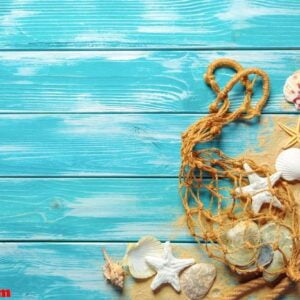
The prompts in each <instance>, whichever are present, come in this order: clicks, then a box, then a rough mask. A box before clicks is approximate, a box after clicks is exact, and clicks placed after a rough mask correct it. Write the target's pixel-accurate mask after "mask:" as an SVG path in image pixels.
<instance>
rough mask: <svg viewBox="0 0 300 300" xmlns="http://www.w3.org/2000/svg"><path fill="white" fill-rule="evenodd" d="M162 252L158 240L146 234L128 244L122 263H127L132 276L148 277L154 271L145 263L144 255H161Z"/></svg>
mask: <svg viewBox="0 0 300 300" xmlns="http://www.w3.org/2000/svg"><path fill="white" fill-rule="evenodd" d="M163 252H164V250H163V245H162V244H161V242H160V241H159V240H157V239H156V238H154V237H151V236H146V237H143V238H141V239H140V240H139V241H138V243H136V244H131V245H129V246H128V248H127V252H126V255H125V257H124V262H123V263H124V264H126V265H128V268H129V271H130V274H131V275H132V276H133V277H134V278H138V279H144V278H149V277H151V276H153V275H154V274H155V271H154V270H153V269H152V268H151V267H150V266H149V265H148V264H147V263H146V260H145V257H146V256H154V257H161V256H162V255H163Z"/></svg>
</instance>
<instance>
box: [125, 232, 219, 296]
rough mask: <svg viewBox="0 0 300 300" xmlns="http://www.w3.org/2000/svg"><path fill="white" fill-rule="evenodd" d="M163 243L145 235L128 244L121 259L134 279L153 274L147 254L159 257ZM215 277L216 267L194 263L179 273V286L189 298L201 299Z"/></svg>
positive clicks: (161, 253)
mask: <svg viewBox="0 0 300 300" xmlns="http://www.w3.org/2000/svg"><path fill="white" fill-rule="evenodd" d="M162 255H163V245H162V244H161V242H160V241H159V240H157V239H156V238H154V237H151V236H146V237H143V238H141V239H140V240H139V242H138V243H135V244H130V245H129V246H128V248H127V251H126V255H125V257H124V259H123V265H125V266H127V267H128V269H129V272H130V274H131V275H132V277H133V278H135V279H139V280H141V279H147V278H150V277H151V276H153V275H154V274H155V271H154V270H153V269H152V268H151V266H150V265H149V264H147V260H146V259H145V258H146V257H148V256H152V257H161V256H162ZM215 278H216V268H215V266H214V265H212V264H207V263H196V264H194V265H192V266H190V267H188V268H186V269H185V270H184V271H183V272H182V274H181V275H180V286H181V288H182V290H183V292H184V294H185V295H186V296H187V298H188V299H190V300H200V299H203V298H204V297H205V296H206V294H207V293H208V291H209V290H210V288H211V287H212V285H213V282H214V280H215Z"/></svg>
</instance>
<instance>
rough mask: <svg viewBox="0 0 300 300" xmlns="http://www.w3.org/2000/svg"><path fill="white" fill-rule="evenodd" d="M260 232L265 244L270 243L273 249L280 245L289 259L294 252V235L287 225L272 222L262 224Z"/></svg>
mask: <svg viewBox="0 0 300 300" xmlns="http://www.w3.org/2000/svg"><path fill="white" fill-rule="evenodd" d="M260 233H261V241H262V243H263V244H269V245H270V246H272V247H273V249H274V248H275V247H277V245H278V248H279V249H280V250H281V251H282V252H283V254H284V256H285V259H286V260H289V259H290V258H291V256H292V252H293V236H292V233H291V231H290V230H289V229H288V228H287V227H285V226H282V225H279V224H275V223H274V222H271V223H267V224H266V225H264V226H262V227H261V229H260Z"/></svg>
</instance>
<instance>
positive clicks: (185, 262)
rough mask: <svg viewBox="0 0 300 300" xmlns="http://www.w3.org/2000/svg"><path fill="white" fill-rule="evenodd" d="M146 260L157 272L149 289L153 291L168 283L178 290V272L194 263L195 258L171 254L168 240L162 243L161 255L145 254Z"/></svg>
mask: <svg viewBox="0 0 300 300" xmlns="http://www.w3.org/2000/svg"><path fill="white" fill-rule="evenodd" d="M145 259H146V262H147V263H148V264H149V265H150V266H151V267H152V268H153V269H154V270H156V272H157V274H156V276H155V278H154V280H153V281H152V283H151V289H152V290H153V291H154V290H156V289H157V288H158V287H159V286H161V285H162V284H164V283H169V284H170V285H172V287H173V288H174V289H175V290H176V291H177V292H180V283H179V273H180V272H181V271H182V270H183V269H185V268H187V267H189V266H190V265H192V264H194V263H195V260H194V259H192V258H190V259H178V258H176V257H174V256H173V254H172V250H171V245H170V242H165V244H164V254H163V257H153V256H146V258H145Z"/></svg>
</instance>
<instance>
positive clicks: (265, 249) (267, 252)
mask: <svg viewBox="0 0 300 300" xmlns="http://www.w3.org/2000/svg"><path fill="white" fill-rule="evenodd" d="M272 259H273V249H272V247H271V246H270V245H262V246H261V247H260V249H259V255H258V258H257V261H256V262H254V263H253V264H251V265H250V266H247V267H244V268H242V267H241V268H240V269H241V270H242V271H240V272H238V273H239V274H243V273H245V271H246V272H256V271H258V270H259V269H261V268H265V267H266V266H268V265H269V264H270V263H271V262H272Z"/></svg>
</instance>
